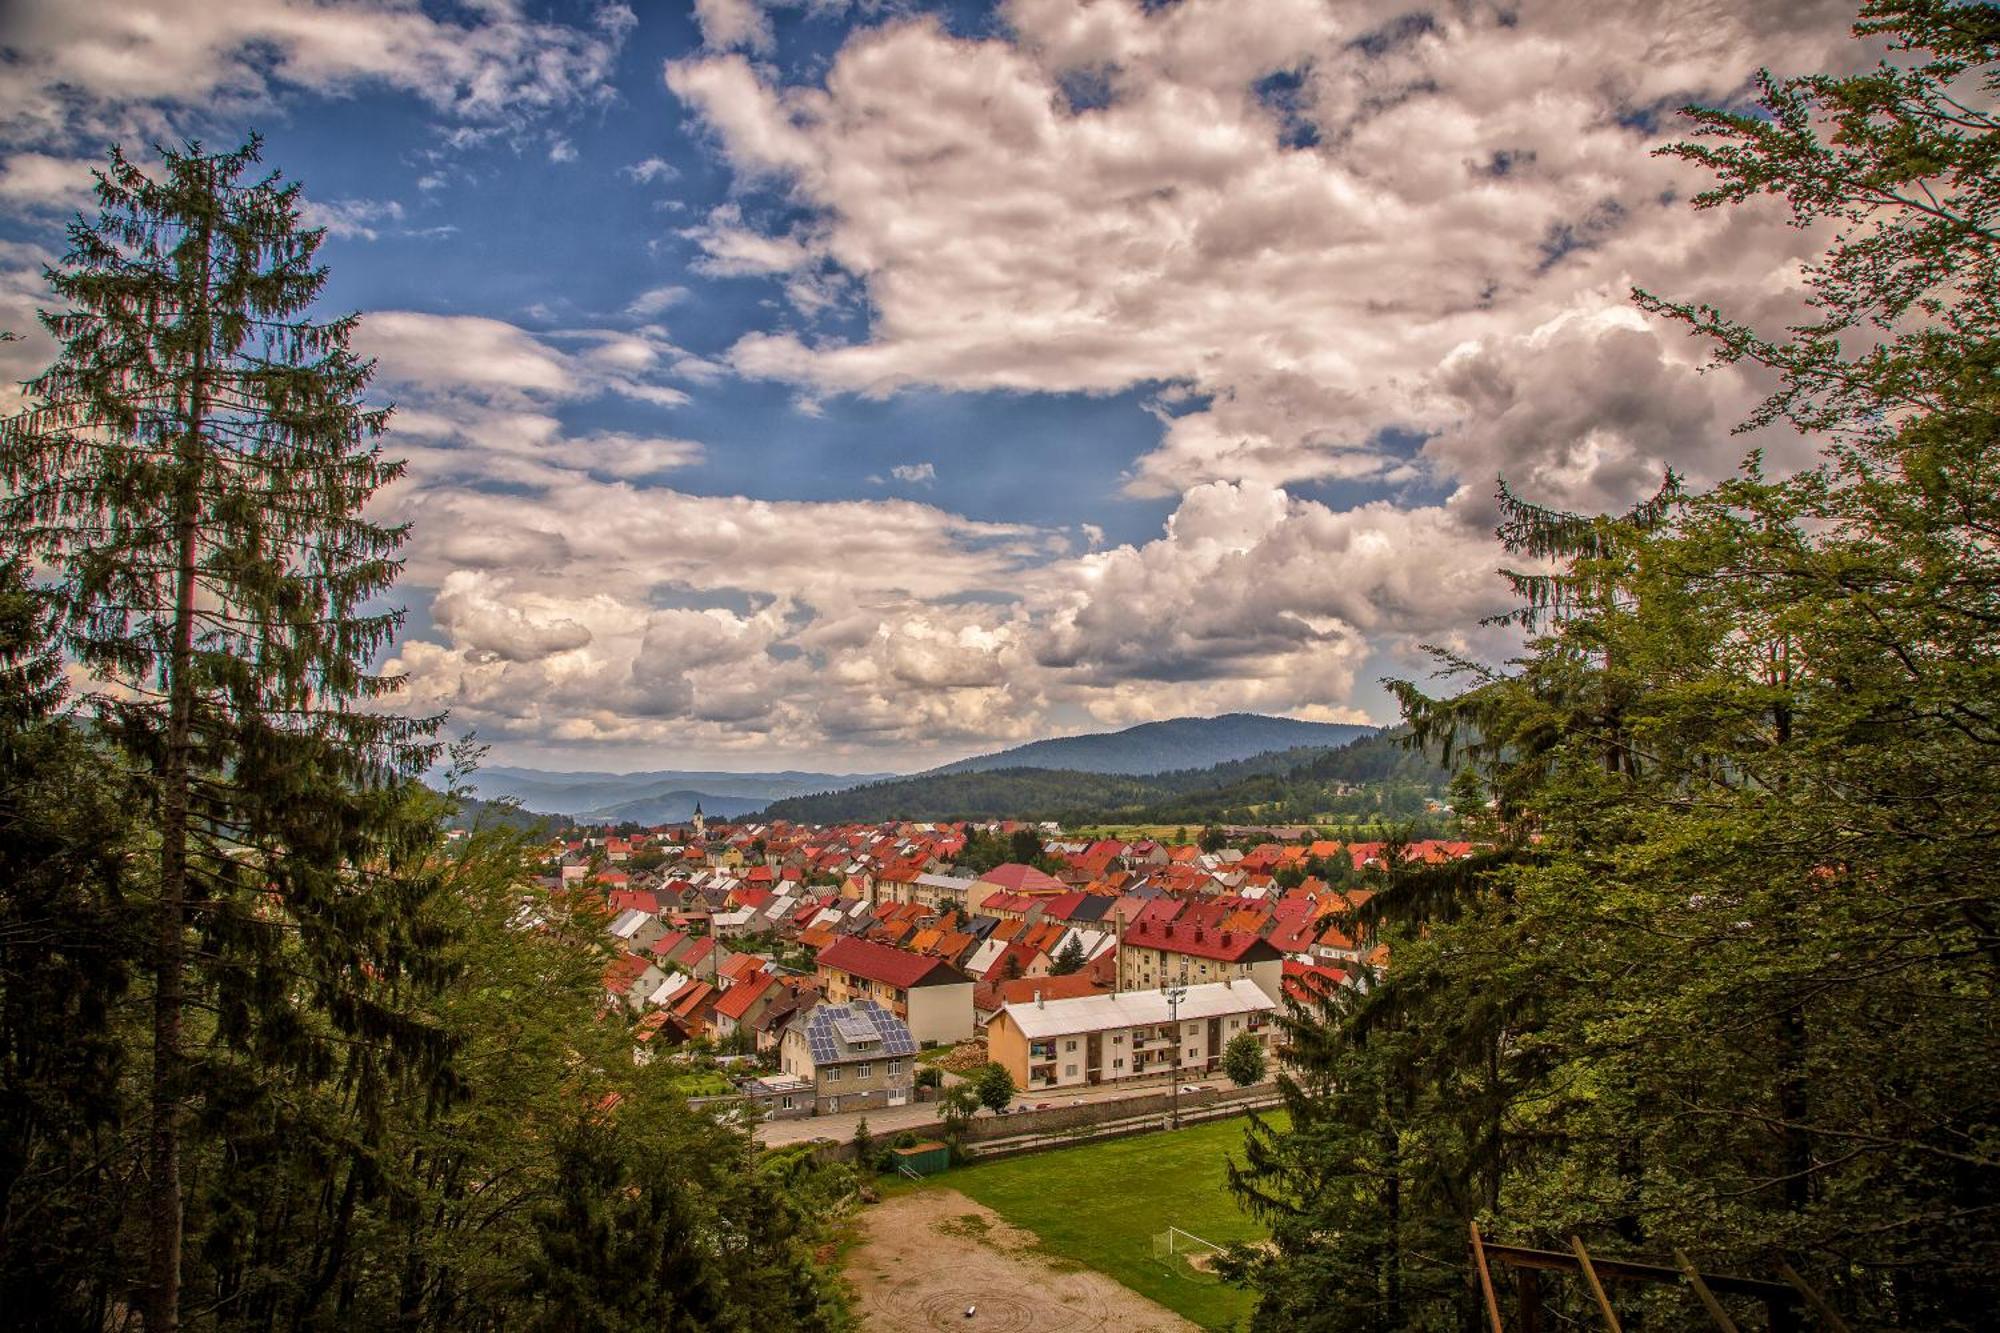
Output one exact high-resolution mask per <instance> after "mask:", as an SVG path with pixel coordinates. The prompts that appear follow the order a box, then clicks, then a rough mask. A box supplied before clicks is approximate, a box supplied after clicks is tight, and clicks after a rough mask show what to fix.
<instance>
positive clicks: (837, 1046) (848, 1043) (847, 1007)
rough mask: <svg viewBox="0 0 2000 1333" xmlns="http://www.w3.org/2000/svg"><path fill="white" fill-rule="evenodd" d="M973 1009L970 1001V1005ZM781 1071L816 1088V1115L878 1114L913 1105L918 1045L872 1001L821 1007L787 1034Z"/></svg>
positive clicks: (781, 1052) (781, 1048)
mask: <svg viewBox="0 0 2000 1333" xmlns="http://www.w3.org/2000/svg"><path fill="white" fill-rule="evenodd" d="M968 1007H969V1001H968ZM778 1049H779V1055H778V1065H779V1067H780V1068H781V1069H782V1070H783V1071H784V1072H785V1073H787V1074H790V1075H791V1076H792V1077H794V1078H800V1079H806V1080H809V1081H810V1082H811V1083H812V1085H813V1112H814V1114H816V1115H830V1114H833V1113H834V1112H837V1111H843V1110H846V1111H863V1110H873V1109H874V1108H876V1107H878V1106H903V1105H906V1104H908V1102H909V1100H910V1089H911V1085H912V1083H913V1082H914V1078H915V1073H916V1069H915V1066H916V1060H915V1058H914V1057H915V1056H916V1053H917V1043H916V1039H915V1038H914V1037H912V1036H911V1034H910V1029H909V1028H908V1027H907V1026H906V1025H905V1024H904V1023H903V1021H902V1020H901V1019H899V1018H897V1017H896V1016H895V1015H894V1014H892V1013H890V1012H889V1011H888V1010H887V1009H885V1008H883V1007H882V1006H881V1005H879V1004H877V1003H875V1002H874V1001H873V1000H855V1001H852V1002H851V1003H848V1004H822V1005H819V1006H817V1007H815V1008H814V1009H813V1011H812V1012H811V1013H810V1014H808V1015H806V1016H805V1018H803V1019H802V1020H800V1021H798V1022H796V1023H793V1024H792V1026H791V1027H789V1028H787V1029H786V1031H785V1038H784V1041H783V1042H781V1043H780V1045H779V1048H778Z"/></svg>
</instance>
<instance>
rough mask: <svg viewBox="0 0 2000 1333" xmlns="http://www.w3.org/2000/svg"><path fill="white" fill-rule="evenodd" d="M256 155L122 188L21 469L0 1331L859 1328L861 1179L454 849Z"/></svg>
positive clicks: (67, 304) (78, 263) (367, 425)
mask: <svg viewBox="0 0 2000 1333" xmlns="http://www.w3.org/2000/svg"><path fill="white" fill-rule="evenodd" d="M259 151H260V148H259V144H258V142H257V141H256V140H255V139H254V138H253V139H252V140H251V141H250V142H249V143H247V144H245V145H244V146H242V147H241V148H238V149H235V150H233V151H230V152H224V153H211V152H207V151H204V150H203V149H202V148H201V147H200V146H199V145H196V144H190V145H187V146H185V147H184V148H183V149H181V150H166V151H164V152H163V157H162V162H161V165H160V167H159V168H158V169H157V171H156V173H155V174H149V173H148V172H147V171H145V170H142V169H141V168H140V167H138V166H136V165H134V164H133V163H132V162H131V161H129V160H128V159H127V158H125V157H124V156H123V155H122V154H121V153H119V152H118V151H116V150H113V151H112V153H111V154H110V156H109V159H108V162H107V163H106V165H105V166H104V167H103V168H102V169H101V170H100V171H99V173H98V178H97V191H96V193H97V204H98V207H97V210H96V212H95V215H94V216H88V217H79V218H78V219H77V220H76V221H75V222H74V223H73V224H72V225H71V227H70V230H69V241H70V246H69V251H68V253H67V254H66V255H65V256H64V258H63V260H62V263H61V264H60V265H59V266H57V267H54V268H52V269H51V270H50V272H49V275H48V277H49V282H50V285H51V287H52V288H53V291H54V293H55V297H56V300H57V302H58V306H59V308H58V309H57V310H56V311H54V312H51V313H48V314H46V315H45V316H44V322H45V324H46V325H47V328H48V331H49V333H50V334H51V335H52V336H53V338H54V340H55V341H56V343H57V345H58V346H59V348H60V352H59V355H58V356H57V359H56V360H55V362H54V364H52V365H51V366H50V367H49V369H48V370H47V371H46V372H45V373H43V374H42V375H41V376H40V377H39V378H38V379H36V380H35V381H33V382H31V383H30V384H29V386H28V391H29V394H30V404H29V407H28V409H27V410H26V411H25V412H23V413H21V414H19V415H17V416H14V417H11V418H8V419H7V420H6V421H5V422H4V423H0V520H4V524H5V527H6V530H7V531H8V533H9V536H10V546H9V550H8V554H7V557H6V559H5V560H4V562H0V886H4V887H0V1311H4V1312H5V1313H4V1317H0V1319H4V1322H5V1324H6V1325H7V1327H9V1328H13V1329H92V1330H99V1329H112V1328H126V1327H132V1326H134V1324H135V1320H136V1321H140V1322H143V1326H144V1327H145V1328H146V1329H147V1330H148V1333H162V1331H164V1330H171V1329H175V1328H181V1327H187V1328H200V1329H246V1330H247V1329H258V1330H273V1329H294V1330H296V1329H310V1328H397V1329H410V1330H419V1329H436V1330H444V1329H484V1328H499V1327H503V1326H504V1327H509V1328H527V1329H551V1330H555V1329H563V1330H569V1329H599V1330H616V1329H632V1330H640V1329H644V1330H649V1331H651V1330H661V1329H677V1330H688V1331H689V1333H692V1331H693V1330H709V1329H750V1328H755V1329H759V1330H784V1329H833V1328H840V1327H845V1326H847V1324H848V1323H849V1319H848V1316H847V1313H846V1310H845V1306H844V1303H843V1296H842V1293H841V1289H840V1287H839V1286H838V1284H837V1283H836V1282H835V1281H834V1280H833V1279H832V1277H831V1274H830V1272H829V1271H828V1269H827V1267H826V1264H825V1263H824V1262H823V1260H822V1257H821V1256H822V1254H823V1253H825V1252H826V1251H823V1248H822V1247H823V1246H825V1244H826V1242H827V1240H828V1239H829V1233H828V1227H829V1226H830V1224H831V1221H832V1219H834V1218H835V1217H837V1215H838V1212H839V1209H838V1207H837V1204H838V1201H839V1200H841V1199H843V1198H846V1197H848V1196H849V1195H850V1194H851V1192H852V1189H851V1181H849V1180H847V1179H846V1175H845V1170H844V1168H822V1167H819V1166H817V1165H816V1164H815V1163H814V1162H813V1161H812V1160H811V1159H810V1157H807V1156H801V1155H800V1154H799V1153H797V1152H793V1153H783V1152H780V1153H765V1152H762V1151H761V1150H759V1149H758V1147H757V1146H756V1145H755V1144H754V1143H753V1142H752V1140H751V1138H750V1137H749V1135H748V1134H747V1133H746V1132H745V1131H743V1130H741V1129H738V1128H734V1127H731V1126H729V1125H725V1124H723V1123H720V1122H719V1121H718V1120H717V1119H715V1118H714V1117H712V1116H711V1115H708V1114H706V1113H698V1112H696V1111H694V1110H692V1109H690V1108H689V1106H688V1105H687V1104H686V1102H685V1101H684V1100H683V1099H682V1098H681V1096H680V1094H679V1093H678V1092H677V1091H675V1089H674V1087H673V1077H672V1071H671V1068H670V1066H668V1065H667V1064H666V1063H665V1062H661V1063H659V1064H658V1065H656V1066H653V1067H651V1068H650V1070H649V1069H642V1068H639V1067H636V1066H635V1064H634V1062H633V1059H632V1052H631V1039H630V1036H629V1033H628V1032H627V1031H626V1029H625V1028H624V1027H623V1025H621V1024H618V1023H615V1022H610V1023H608V1022H605V1021H603V1020H602V1018H601V1014H600V1010H601V1008H602V1005H603V998H604V990H603V981H602V976H603V969H604V965H605V961H606V956H607V955H606V953H605V946H604V943H603V941H604V938H605V935H604V925H605V920H604V911H603V905H602V900H601V898H600V897H599V896H597V895H595V894H585V895H577V894H565V893H561V892H556V891H549V890H545V889H543V888H540V887H538V886H537V882H536V880H535V878H534V876H533V874H532V873H531V868H530V866H529V863H528V860H527V853H528V848H527V845H526V840H527V837H528V835H527V834H525V833H524V832H523V831H521V830H520V829H517V828H511V827H508V826H507V823H506V822H505V821H494V822H490V823H488V824H487V825H485V826H484V827H482V828H481V830H480V831H479V832H477V833H476V834H474V835H473V836H472V837H470V838H467V839H463V840H461V841H460V842H458V843H457V844H456V845H454V844H452V843H451V842H449V841H448V840H447V838H446V837H445V827H446V823H447V821H448V819H450V818H451V817H452V816H453V815H454V813H455V812H456V810H457V808H458V806H459V805H460V804H461V802H460V801H459V799H458V798H459V796H460V795H461V794H462V793H461V792H460V791H459V782H458V780H457V778H453V779H450V780H448V781H447V783H446V786H447V788H448V790H447V791H446V792H445V793H443V794H440V793H438V792H434V791H432V790H430V789H429V788H428V787H426V786H425V785H424V783H423V781H422V780H421V779H422V775H423V774H424V773H425V772H426V771H427V770H428V769H429V768H430V766H431V765H432V763H433V762H434V761H437V760H439V759H441V758H444V756H443V755H441V753H440V748H441V747H440V745H439V743H438V739H437V737H438V727H439V721H440V720H439V719H437V718H426V717H408V716H403V715H400V714H398V713H397V712H396V711H395V710H394V709H393V708H392V707H388V706H385V705H386V703H387V702H388V696H389V694H390V692H391V691H392V689H393V686H394V682H393V681H390V680H386V679H384V678H383V677H380V676H377V675H374V674H371V671H370V666H369V664H370V662H371V661H372V660H373V658H374V655H375V652H376V650H377V649H378V648H379V647H380V646H381V645H382V644H383V643H384V642H386V641H387V639H388V638H389V636H391V635H392V634H393V633H394V631H395V628H396V624H397V621H398V617H397V614H396V613H394V612H393V611H389V610H385V609H382V608H383V607H384V606H385V603H384V602H383V601H382V595H383V594H386V593H387V592H388V591H389V589H390V588H391V585H392V584H393V582H394V579H395V577H396V574H397V572H398V569H399V561H398V557H397V551H398V548H399V547H400V545H401V544H402V541H403V539H404V536H405V532H404V530H403V529H401V528H397V527H390V526H384V525H382V524H379V523H377V522H375V521H373V520H372V519H371V517H370V516H369V514H368V513H367V512H366V506H367V502H368V500H369V498H370V496H371V495H372V494H373V493H374V492H375V491H376V490H377V489H378V488H380V487H381V486H383V485H386V484H387V483H389V482H391V481H393V480H394V479H395V478H396V476H397V475H399V473H400V470H401V465H400V464H398V463H396V462H394V461H392V460H390V459H388V458H386V457H384V455H383V454H382V452H381V450H380V448H379V447H378V443H377V440H378V437H379V436H380V433H381V431H382V430H383V428H384V425H385V424H386V418H387V413H386V412H385V411H383V410H381V409H379V408H375V407H371V406H369V405H367V403H366V402H365V400H364V398H363V393H364V390H365V388H366V385H367V381H368V376H369V369H370V368H369V365H368V363H367V362H364V361H362V360H360V359H358V358H357V357H356V356H355V355H354V354H353V353H352V352H351V351H350V350H349V339H350V336H351V334H352V332H353V329H354V326H355V320H354V319H353V318H352V317H349V318H343V319H336V320H332V321H328V322H315V320H314V318H313V315H312V311H313V308H314V305H315V302H316V300H317V298H318V297H319V294H320V292H321V290H322V288H323V285H324V283H325V281H326V269H325V267H324V266H323V265H321V264H320V263H319V262H318V261H317V258H316V254H317V251H318V248H319V245H320V243H321V241H322V240H323V238H324V232H323V231H321V230H318V229H313V228H309V227H306V226H304V225H302V223H301V220H300V211H301V210H300V198H299V190H298V186H297V185H296V184H294V183H287V182H285V181H284V180H282V178H280V177H279V176H278V175H277V174H275V173H263V172H261V171H260V169H259V168H258V165H257V164H258V158H259ZM71 667H75V668H78V671H77V673H76V675H75V676H74V677H72V675H71V674H70V671H69V668H71ZM73 679H74V680H76V681H77V682H79V683H78V684H76V685H74V686H73V684H72V680H73ZM473 758H474V754H473V752H472V751H471V750H469V749H458V750H455V751H454V752H453V753H452V754H451V755H450V757H449V762H450V765H451V770H450V771H451V772H452V773H454V774H456V775H458V777H462V776H463V775H464V773H465V772H466V765H467V764H468V763H470V761H471V760H472V759H473Z"/></svg>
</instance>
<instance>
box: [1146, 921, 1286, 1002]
mask: <svg viewBox="0 0 2000 1333" xmlns="http://www.w3.org/2000/svg"><path fill="white" fill-rule="evenodd" d="M1283 972H1284V955H1283V954H1281V953H1279V952H1278V951H1277V950H1276V949H1275V948H1273V947H1272V946H1271V942H1270V941H1269V940H1267V939H1265V938H1263V937H1262V936H1261V935H1257V934H1255V933H1254V932H1251V931H1243V930H1228V929H1225V928H1221V927H1218V926H1209V925H1204V924H1202V923H1201V922H1200V921H1198V920H1197V921H1188V920H1185V919H1183V920H1180V921H1168V922H1164V923H1162V924H1158V925H1154V924H1151V923H1148V922H1140V923H1139V924H1136V925H1132V926H1128V927H1126V929H1125V930H1124V931H1123V932H1122V933H1121V934H1120V935H1119V938H1118V987H1119V989H1120V990H1131V991H1137V990H1148V989H1152V988H1155V987H1159V986H1165V985H1167V984H1168V983H1169V982H1188V983H1192V984H1195V985H1200V984H1203V983H1206V982H1211V981H1233V980H1238V979H1244V978H1247V979H1248V980H1250V981H1251V982H1252V983H1254V984H1255V985H1256V986H1257V988H1258V989H1259V990H1261V991H1263V992H1264V994H1265V995H1267V996H1268V997H1270V999H1271V1000H1272V1001H1273V1002H1274V1003H1275V1002H1276V1001H1277V1000H1278V999H1279V998H1280V997H1281V993H1282V992H1281V990H1280V987H1281V985H1282V984H1283Z"/></svg>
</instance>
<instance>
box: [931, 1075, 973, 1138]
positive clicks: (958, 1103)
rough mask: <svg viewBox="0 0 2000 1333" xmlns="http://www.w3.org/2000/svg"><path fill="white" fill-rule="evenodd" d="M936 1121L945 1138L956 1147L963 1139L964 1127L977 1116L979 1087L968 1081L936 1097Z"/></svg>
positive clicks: (952, 1086) (951, 1087)
mask: <svg viewBox="0 0 2000 1333" xmlns="http://www.w3.org/2000/svg"><path fill="white" fill-rule="evenodd" d="M937 1107H938V1121H939V1123H941V1124H942V1125H943V1126H944V1133H945V1137H946V1138H947V1139H949V1140H951V1142H952V1144H953V1145H954V1146H956V1145H957V1144H958V1143H959V1142H960V1141H961V1140H962V1139H963V1138H964V1137H965V1126H966V1123H967V1122H968V1121H970V1120H971V1119H972V1117H973V1116H975V1115H977V1114H979V1107H980V1099H979V1087H978V1085H976V1084H975V1083H973V1082H972V1081H971V1080H970V1079H968V1080H966V1081H964V1082H960V1083H954V1084H952V1085H951V1086H950V1087H949V1088H946V1089H945V1090H944V1092H943V1094H942V1095H941V1096H939V1097H938V1102H937Z"/></svg>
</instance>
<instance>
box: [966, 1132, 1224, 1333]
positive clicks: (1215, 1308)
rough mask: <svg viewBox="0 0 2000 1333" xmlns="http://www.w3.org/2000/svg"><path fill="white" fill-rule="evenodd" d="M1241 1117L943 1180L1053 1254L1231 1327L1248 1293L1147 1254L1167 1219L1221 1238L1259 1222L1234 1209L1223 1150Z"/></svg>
mask: <svg viewBox="0 0 2000 1333" xmlns="http://www.w3.org/2000/svg"><path fill="white" fill-rule="evenodd" d="M1244 1123H1245V1122H1244V1121H1243V1120H1241V1119H1234V1120H1219V1121H1214V1122H1212V1123H1210V1124H1206V1125H1195V1126H1192V1127H1190V1128H1187V1129H1181V1130H1175V1131H1173V1132H1172V1133H1166V1134H1141V1135H1137V1136H1135V1137H1133V1138H1126V1139H1113V1140H1111V1141H1109V1142H1106V1143H1094V1144H1088V1145H1085V1146H1083V1147H1078V1148H1062V1149H1058V1150H1056V1151H1053V1152H1045V1153H1036V1154H1033V1155H1031V1156H1027V1157H1013V1158H1009V1159H1007V1160H1006V1161H1000V1162H987V1163H983V1164H977V1165H973V1166H968V1167H963V1168H960V1169H958V1170H955V1171H949V1172H946V1173H945V1174H944V1175H943V1176H940V1177H939V1178H938V1180H939V1183H940V1184H943V1185H948V1186H950V1187H951V1188H953V1189H955V1190H958V1191H960V1192H961V1193H963V1194H966V1195H968V1196H970V1197H971V1198H973V1199H975V1200H977V1201H978V1202H980V1203H983V1204H985V1205H986V1206H987V1207H988V1208H991V1209H992V1210H993V1211H994V1212H996V1213H999V1214H1000V1215H1001V1216H1002V1217H1004V1218H1006V1219H1007V1220H1008V1221H1009V1222H1011V1223H1013V1224H1014V1225H1015V1226H1018V1227H1022V1228H1024V1229H1025V1230H1028V1231H1031V1232H1033V1233H1034V1234H1035V1236H1036V1237H1037V1238H1038V1239H1039V1240H1040V1242H1041V1245H1042V1247H1043V1248H1044V1249H1045V1250H1047V1251H1048V1252H1049V1253H1051V1254H1055V1255H1058V1256H1060V1257H1062V1258H1064V1259H1070V1260H1074V1261H1075V1262H1077V1263H1080V1264H1083V1265H1085V1266H1086V1267H1089V1268H1094V1269H1096V1270H1097V1271H1098V1272H1100V1273H1103V1274H1105V1275H1106V1276H1108V1277H1112V1278H1115V1279H1117V1280H1118V1281H1119V1282H1121V1283H1123V1284H1124V1285H1125V1286H1127V1287H1130V1288H1131V1289H1132V1290H1134V1291H1136V1292H1138V1293H1140V1294H1141V1295H1143V1296H1148V1297H1150V1298H1152V1299H1153V1300H1156V1301H1158V1302H1159V1303H1160V1304H1161V1305H1164V1306H1166V1307H1167V1308H1168V1309H1170V1310H1174V1311H1176V1312H1177V1313H1179V1314H1182V1315H1184V1316H1186V1317H1187V1318H1188V1319H1190V1320H1192V1321H1193V1322H1195V1323H1197V1324H1199V1325H1201V1326H1202V1327H1204V1328H1211V1329H1227V1328H1234V1327H1235V1326H1236V1324H1237V1322H1238V1321H1239V1320H1240V1319H1242V1317H1243V1316H1245V1315H1247V1314H1248V1313H1249V1311H1250V1307H1251V1306H1252V1305H1253V1304H1254V1303H1255V1298H1254V1297H1253V1296H1252V1294H1251V1293H1249V1292H1247V1291H1242V1290H1240V1289H1238V1288H1236V1287H1232V1286H1228V1285H1226V1284H1223V1283H1221V1282H1219V1281H1218V1280H1217V1279H1215V1278H1214V1277H1212V1276H1209V1275H1206V1274H1204V1273H1201V1272H1199V1271H1197V1270H1194V1269H1191V1268H1190V1267H1189V1266H1188V1265H1187V1264H1186V1263H1185V1262H1184V1261H1181V1260H1178V1259H1175V1260H1160V1259H1156V1258H1154V1256H1153V1237H1154V1236H1156V1235H1158V1234H1159V1233H1161V1232H1163V1231H1165V1230H1166V1229H1167V1227H1168V1226H1169V1225H1172V1226H1176V1227H1179V1228H1180V1229H1181V1230H1183V1231H1186V1232H1191V1233H1193V1234H1194V1235H1196V1236H1199V1237H1201V1238H1202V1239H1203V1240H1209V1241H1214V1242H1215V1243H1216V1244H1218V1245H1227V1244H1230V1243H1231V1242H1233V1241H1239V1240H1256V1239H1258V1238H1259V1237H1261V1236H1262V1235H1263V1229H1262V1228H1261V1227H1259V1226H1258V1224H1257V1223H1256V1222H1254V1221H1253V1220H1251V1219H1250V1218H1249V1217H1246V1216H1245V1215H1244V1214H1242V1213H1240V1212H1238V1211H1237V1209H1236V1203H1235V1200H1234V1198H1233V1197H1232V1196H1231V1195H1230V1193H1229V1191H1228V1188H1227V1187H1226V1186H1225V1185H1224V1183H1223V1159H1224V1158H1225V1157H1226V1156H1235V1157H1237V1158H1239V1159H1240V1158H1241V1157H1242V1145H1243V1126H1244Z"/></svg>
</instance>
